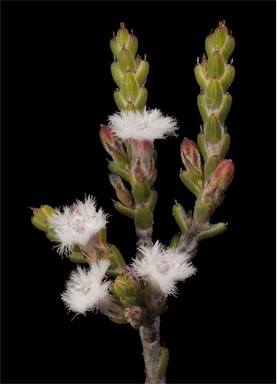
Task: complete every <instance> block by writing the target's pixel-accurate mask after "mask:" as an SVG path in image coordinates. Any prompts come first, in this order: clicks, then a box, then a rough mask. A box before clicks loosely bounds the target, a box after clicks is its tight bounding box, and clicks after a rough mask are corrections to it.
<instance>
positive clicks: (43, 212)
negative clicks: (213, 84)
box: [31, 204, 55, 232]
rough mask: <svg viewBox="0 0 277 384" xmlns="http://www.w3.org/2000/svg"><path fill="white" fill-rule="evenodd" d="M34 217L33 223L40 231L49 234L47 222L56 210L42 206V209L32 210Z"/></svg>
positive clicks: (48, 206)
mask: <svg viewBox="0 0 277 384" xmlns="http://www.w3.org/2000/svg"><path fill="white" fill-rule="evenodd" d="M32 211H33V216H32V218H31V223H32V224H33V225H34V226H35V227H36V228H37V229H39V230H40V231H44V232H48V231H49V228H48V223H47V220H48V219H49V218H50V217H51V216H52V214H53V213H55V209H54V208H52V207H50V205H46V204H45V205H42V206H41V207H40V208H32Z"/></svg>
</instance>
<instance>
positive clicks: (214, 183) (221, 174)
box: [203, 160, 235, 207]
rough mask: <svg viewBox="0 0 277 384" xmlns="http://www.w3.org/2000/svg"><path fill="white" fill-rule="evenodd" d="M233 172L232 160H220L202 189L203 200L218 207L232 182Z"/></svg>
mask: <svg viewBox="0 0 277 384" xmlns="http://www.w3.org/2000/svg"><path fill="white" fill-rule="evenodd" d="M234 172H235V166H234V164H233V162H232V160H222V161H221V162H220V163H219V164H218V166H217V167H216V169H215V170H214V172H213V173H212V174H211V177H210V178H209V180H208V182H207V184H206V186H205V188H204V192H203V198H204V199H205V200H207V199H210V200H212V201H213V203H214V204H215V206H216V207H217V206H219V205H220V204H221V203H222V201H223V198H224V192H225V191H226V189H227V188H228V187H229V185H230V184H231V182H232V180H233V177H234ZM207 201H208V200H207Z"/></svg>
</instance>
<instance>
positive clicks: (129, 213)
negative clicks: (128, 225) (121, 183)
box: [114, 201, 135, 219]
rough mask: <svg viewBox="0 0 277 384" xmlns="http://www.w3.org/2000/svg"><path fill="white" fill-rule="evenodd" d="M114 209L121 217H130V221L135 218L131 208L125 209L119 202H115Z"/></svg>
mask: <svg viewBox="0 0 277 384" xmlns="http://www.w3.org/2000/svg"><path fill="white" fill-rule="evenodd" d="M114 207H115V209H116V210H117V211H118V212H119V213H121V214H122V215H125V216H128V217H130V219H134V218H135V211H134V210H133V209H131V208H128V207H126V206H125V205H123V204H122V203H120V202H119V201H116V202H115V203H114Z"/></svg>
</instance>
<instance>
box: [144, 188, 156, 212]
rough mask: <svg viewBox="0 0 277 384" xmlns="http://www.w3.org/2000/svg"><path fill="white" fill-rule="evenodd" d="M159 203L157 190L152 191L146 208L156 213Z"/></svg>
mask: <svg viewBox="0 0 277 384" xmlns="http://www.w3.org/2000/svg"><path fill="white" fill-rule="evenodd" d="M157 201H158V193H157V191H156V190H155V189H151V191H150V195H149V199H148V201H147V203H146V206H147V207H148V208H149V209H150V211H151V212H152V213H153V212H154V209H155V207H156V204H157Z"/></svg>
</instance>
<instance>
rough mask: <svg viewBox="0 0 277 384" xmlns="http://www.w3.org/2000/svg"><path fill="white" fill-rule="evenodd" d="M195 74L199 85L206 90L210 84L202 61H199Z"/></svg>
mask: <svg viewBox="0 0 277 384" xmlns="http://www.w3.org/2000/svg"><path fill="white" fill-rule="evenodd" d="M194 75H195V78H196V81H197V83H198V85H199V87H200V88H201V89H202V90H203V91H205V90H206V88H207V85H208V81H207V78H206V73H205V72H204V70H203V67H202V65H201V64H200V63H197V64H196V66H195V67H194Z"/></svg>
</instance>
